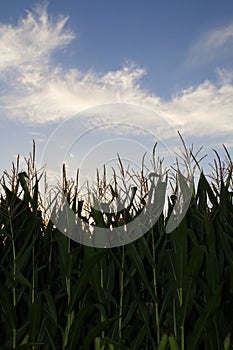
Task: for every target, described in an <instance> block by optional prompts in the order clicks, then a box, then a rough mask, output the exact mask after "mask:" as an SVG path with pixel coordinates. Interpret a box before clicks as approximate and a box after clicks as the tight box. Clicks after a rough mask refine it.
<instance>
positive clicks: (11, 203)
mask: <svg viewBox="0 0 233 350" xmlns="http://www.w3.org/2000/svg"><path fill="white" fill-rule="evenodd" d="M225 151H226V159H225V160H224V161H222V160H221V159H220V157H219V156H218V154H217V153H216V159H215V161H214V163H213V166H212V168H211V173H210V176H206V175H204V173H203V172H202V171H201V167H200V165H199V162H197V161H196V158H195V157H194V158H195V161H196V164H197V165H198V166H199V172H200V174H199V180H198V182H197V186H196V187H195V188H194V189H193V193H192V198H191V203H190V205H189V207H188V210H187V213H186V215H185V217H184V219H183V220H182V221H181V223H180V224H179V226H178V227H177V228H176V229H175V230H173V232H171V233H169V234H168V233H166V223H167V221H168V217H169V215H171V212H172V209H173V208H174V206H175V199H176V195H177V193H176V191H177V189H176V184H175V183H173V189H174V191H173V193H172V194H171V195H170V196H169V198H168V207H167V210H166V211H163V212H162V213H161V215H160V217H159V219H158V221H157V222H156V223H155V224H154V226H153V227H151V229H150V230H149V231H148V232H147V233H146V234H145V235H144V236H142V237H141V238H140V239H138V240H137V241H135V242H133V243H130V244H128V245H126V246H124V247H116V248H113V249H97V248H90V247H87V246H84V245H81V244H78V243H76V242H74V241H72V240H70V239H69V238H67V237H65V236H64V235H63V234H61V233H60V232H59V231H58V229H57V228H56V227H55V226H54V225H53V223H52V222H51V221H50V220H48V218H47V217H46V213H45V212H44V208H43V198H41V194H40V190H39V187H40V183H41V181H43V179H42V177H43V176H44V174H43V171H42V170H40V171H37V170H36V169H35V150H34V149H33V153H32V155H30V157H29V159H28V160H26V170H25V172H22V171H21V170H20V165H19V159H18V160H17V162H16V165H13V169H12V173H10V174H9V173H7V172H6V173H5V174H4V175H3V177H2V179H1V201H0V276H1V281H0V346H1V349H34V350H36V349H56V350H57V349H62V350H71V349H96V350H98V349H102V350H103V349H110V350H112V349H134V350H137V349H140V350H142V349H148V350H149V349H182V350H184V349H189V350H194V349H210V350H222V349H225V350H228V349H232V348H233V345H232V344H233V342H232V339H231V335H232V328H233V321H232V310H233V200H232V193H233V188H232V184H233V182H232V180H233V178H232V170H233V166H232V161H231V158H230V155H229V153H228V151H227V150H226V149H225ZM190 156H191V153H190ZM119 166H120V170H121V172H120V174H121V179H120V178H119V177H118V175H117V174H116V172H114V174H113V178H112V179H111V181H110V183H107V180H106V173H104V174H103V177H101V176H100V174H98V176H97V181H96V188H95V189H96V194H98V195H99V196H103V197H104V195H106V192H107V191H109V194H108V196H112V197H114V198H115V199H117V201H118V204H119V205H120V200H121V193H128V192H127V191H128V188H127V183H126V177H127V176H128V178H129V179H130V180H131V181H132V191H131V192H130V197H129V198H128V202H127V204H126V205H125V207H124V208H123V209H122V211H121V212H118V213H115V214H114V215H115V217H113V214H112V215H105V214H103V213H102V212H101V211H98V210H96V209H95V208H93V207H92V206H91V204H90V203H83V200H82V199H80V197H79V188H78V177H77V179H76V182H74V181H70V180H68V179H67V175H66V169H65V166H64V168H63V184H62V186H63V191H64V194H65V196H66V198H67V201H68V202H69V204H70V207H71V208H72V209H73V210H74V212H76V213H77V214H78V215H79V217H82V218H83V219H84V220H86V222H92V223H93V225H95V224H97V225H98V224H100V225H101V224H103V225H105V227H109V226H110V225H124V224H126V223H127V222H129V221H130V220H133V219H134V218H135V217H136V216H137V215H138V214H139V213H140V210H141V209H142V207H143V205H144V202H145V200H146V198H147V195H148V191H149V187H148V182H147V175H146V169H145V168H143V169H142V171H141V173H139V174H136V173H134V172H133V171H132V172H130V170H129V169H124V167H123V164H122V163H121V161H120V158H119ZM174 179H175V177H174ZM120 180H121V184H123V185H122V186H121V187H120V185H119V183H120Z"/></svg>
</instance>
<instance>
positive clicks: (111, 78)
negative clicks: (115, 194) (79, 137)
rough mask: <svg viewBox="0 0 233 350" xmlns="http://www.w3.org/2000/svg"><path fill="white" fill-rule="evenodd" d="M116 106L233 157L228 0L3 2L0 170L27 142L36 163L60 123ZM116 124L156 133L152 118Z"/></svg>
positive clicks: (232, 35)
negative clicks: (136, 109)
mask: <svg viewBox="0 0 233 350" xmlns="http://www.w3.org/2000/svg"><path fill="white" fill-rule="evenodd" d="M119 102H121V103H122V102H123V103H130V104H137V105H140V106H143V107H145V108H149V109H150V110H152V111H154V113H155V115H157V116H158V115H159V116H161V118H165V120H166V121H167V123H169V125H172V126H173V128H174V130H175V131H176V130H180V131H181V133H182V135H183V136H184V137H185V139H186V140H187V142H188V143H189V144H191V143H192V142H193V143H194V144H195V145H197V147H198V146H199V145H204V147H205V149H206V150H207V151H208V152H209V150H211V148H216V149H220V146H221V144H222V143H225V144H226V145H227V146H228V147H229V151H230V152H231V150H232V146H233V142H232V135H233V2H232V1H230V0H225V1H224V2H220V1H216V0H214V1H213V0H211V1H210V0H205V1H203V0H202V1H199V0H198V1H194V0H190V1H186V2H185V1H177V0H170V1H155V0H147V1H144V2H143V1H123V0H118V1H109V0H108V1H107V0H105V1H103V0H98V1H95V0H92V1H90V0H86V1H70V0H67V1H61V0H50V1H49V2H37V3H36V2H35V3H33V2H32V1H27V0H24V1H16V0H15V1H12V0H8V1H6V2H2V3H1V5H0V118H1V124H0V132H1V146H2V147H1V150H4V151H2V152H1V165H0V169H8V170H9V168H10V167H11V161H12V160H13V159H14V157H15V155H16V154H17V153H20V154H21V155H23V156H27V155H28V153H29V152H30V150H31V144H32V139H33V138H34V139H35V140H36V145H37V150H38V157H40V155H41V152H42V150H43V148H44V146H45V144H46V142H47V141H48V139H49V137H50V135H51V133H52V132H53V131H54V129H55V128H56V127H57V126H59V124H60V123H61V122H62V121H63V122H64V121H65V120H68V119H69V118H70V117H71V116H73V115H75V114H77V113H81V112H82V111H83V110H85V109H87V108H89V107H94V106H98V105H101V104H107V103H119ZM118 118H119V121H122V122H131V123H135V124H136V125H138V126H139V127H140V126H141V127H144V128H145V129H146V130H149V131H150V132H155V133H156V132H157V131H156V130H157V129H156V128H155V120H154V118H153V115H149V114H148V115H146V116H145V118H142V119H141V120H138V119H137V118H136V117H134V116H131V117H130V118H129V117H127V118H125V117H122V115H119V116H118ZM79 119H80V124H79V125H80V130H82V132H83V130H84V129H85V127H87V126H85V127H84V125H85V123H86V119H85V117H84V116H82V115H81V116H80V118H79ZM108 121H110V120H108ZM96 123H97V121H96ZM94 125H97V124H95V123H94ZM164 130H165V131H166V127H165V129H164ZM78 132H79V131H77V133H78ZM80 132H81V131H80ZM156 136H160V137H163V136H164V131H161V132H160V135H156ZM67 137H68V136H67ZM96 138H97V136H96ZM165 139H166V138H165ZM141 140H142V143H143V142H144V141H143V137H142V138H141ZM137 141H138V140H137ZM138 142H139V141H138ZM77 152H78V151H77ZM82 152H84V149H82Z"/></svg>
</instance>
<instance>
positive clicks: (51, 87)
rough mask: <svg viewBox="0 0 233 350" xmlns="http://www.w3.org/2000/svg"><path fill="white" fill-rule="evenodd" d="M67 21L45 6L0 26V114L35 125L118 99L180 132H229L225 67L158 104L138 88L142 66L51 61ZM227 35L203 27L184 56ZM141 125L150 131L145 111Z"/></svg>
mask: <svg viewBox="0 0 233 350" xmlns="http://www.w3.org/2000/svg"><path fill="white" fill-rule="evenodd" d="M67 20H68V18H67V17H63V16H60V17H58V18H56V19H54V18H51V17H50V16H49V15H48V12H47V8H46V7H45V6H37V7H36V8H35V9H34V10H33V11H28V12H27V15H26V16H25V18H22V19H20V20H19V22H18V23H17V24H16V25H15V26H12V25H5V24H0V79H1V81H0V84H1V85H2V86H3V87H4V89H3V90H2V91H4V95H3V94H2V95H1V96H0V110H1V111H2V112H4V115H5V114H6V113H7V115H8V117H9V118H18V119H20V120H21V121H22V122H25V123H31V124H37V123H40V124H42V123H47V122H51V121H58V120H62V119H65V118H68V117H69V116H71V115H74V114H76V113H78V112H80V111H82V110H84V109H86V108H89V107H92V106H97V105H100V104H106V103H115V102H126V103H135V104H138V105H141V106H144V107H147V108H150V109H151V110H153V111H155V113H157V114H158V115H161V116H163V117H164V118H165V119H166V120H168V121H169V122H170V123H171V124H172V125H173V126H174V128H175V129H179V130H180V131H181V132H182V131H183V132H186V133H187V134H194V135H214V134H215V133H218V135H219V134H221V133H222V134H224V135H230V133H232V131H233V125H232V122H231V120H232V110H233V85H232V80H229V79H226V78H224V74H225V73H226V72H225V73H224V71H223V70H222V71H221V70H219V72H218V76H219V79H221V85H220V86H217V85H214V84H213V83H211V82H210V81H206V82H204V83H202V84H200V85H199V86H196V87H195V86H191V87H190V88H189V89H187V90H184V91H181V92H180V93H179V94H178V95H177V96H175V97H174V98H173V99H172V100H170V101H168V102H166V101H163V100H162V99H161V98H159V97H158V96H157V95H156V94H154V95H153V94H149V93H147V92H146V91H144V90H143V89H142V88H141V86H140V82H141V79H142V78H143V75H144V74H146V72H145V70H144V69H142V68H139V67H137V66H135V65H133V64H126V65H124V66H123V67H122V68H121V69H118V70H115V71H110V72H107V73H106V74H102V75H100V74H97V73H95V72H93V71H91V70H90V71H88V72H86V73H84V72H81V71H80V70H78V69H69V68H66V67H61V66H57V65H55V64H54V62H53V59H52V57H53V54H54V53H57V52H58V50H60V49H62V48H65V47H67V46H68V45H69V44H70V43H71V41H72V40H73V39H74V37H75V35H74V33H72V31H71V30H70V29H68V28H67ZM229 40H232V41H233V25H229V26H228V27H225V28H222V29H221V28H220V29H218V30H215V31H212V32H210V33H208V35H206V36H204V38H203V39H202V40H200V41H198V42H197V43H196V45H195V46H194V47H193V48H192V54H193V55H196V56H195V57H197V56H198V55H201V54H208V53H210V52H217V50H218V49H219V48H220V47H223V46H225V45H226V43H228V42H229ZM229 74H230V73H229V72H228V76H229ZM225 75H226V74H225ZM151 115H152V114H151ZM132 119H133V116H132ZM132 122H134V120H132ZM143 126H144V127H145V128H148V129H149V130H151V131H153V128H155V123H154V120H153V117H151V118H147V119H145V120H143Z"/></svg>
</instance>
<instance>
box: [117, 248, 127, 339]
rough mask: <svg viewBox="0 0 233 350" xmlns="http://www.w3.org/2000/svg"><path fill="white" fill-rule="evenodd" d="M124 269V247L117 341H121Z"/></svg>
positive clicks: (123, 251) (123, 250)
mask: <svg viewBox="0 0 233 350" xmlns="http://www.w3.org/2000/svg"><path fill="white" fill-rule="evenodd" d="M124 269H125V247H124V246H122V259H121V272H120V315H119V324H118V328H119V339H122V313H123V293H124Z"/></svg>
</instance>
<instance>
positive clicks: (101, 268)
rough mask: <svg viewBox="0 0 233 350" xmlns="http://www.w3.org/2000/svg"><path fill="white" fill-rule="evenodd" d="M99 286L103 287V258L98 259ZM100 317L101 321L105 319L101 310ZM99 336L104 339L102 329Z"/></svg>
mask: <svg viewBox="0 0 233 350" xmlns="http://www.w3.org/2000/svg"><path fill="white" fill-rule="evenodd" d="M100 287H101V289H102V290H103V289H104V270H103V258H102V259H101V260H100ZM100 319H101V323H103V322H104V321H105V319H104V315H103V313H102V312H101V314H100ZM101 337H102V339H104V337H105V332H104V331H102V333H101Z"/></svg>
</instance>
